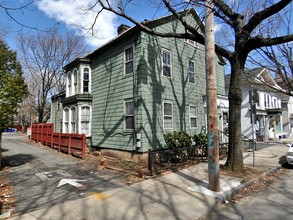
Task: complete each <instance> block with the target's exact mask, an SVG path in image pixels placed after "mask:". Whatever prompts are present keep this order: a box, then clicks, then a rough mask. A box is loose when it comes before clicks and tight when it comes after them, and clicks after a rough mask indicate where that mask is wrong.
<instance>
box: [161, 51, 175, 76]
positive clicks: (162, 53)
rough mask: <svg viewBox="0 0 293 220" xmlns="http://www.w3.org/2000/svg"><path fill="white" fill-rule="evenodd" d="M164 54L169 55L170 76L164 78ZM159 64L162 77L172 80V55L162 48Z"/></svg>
mask: <svg viewBox="0 0 293 220" xmlns="http://www.w3.org/2000/svg"><path fill="white" fill-rule="evenodd" d="M164 52H167V53H169V54H170V76H165V75H164ZM161 64H162V76H163V77H167V78H172V75H173V69H172V53H171V50H167V49H164V48H162V49H161Z"/></svg>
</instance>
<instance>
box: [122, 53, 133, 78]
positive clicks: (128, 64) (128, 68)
mask: <svg viewBox="0 0 293 220" xmlns="http://www.w3.org/2000/svg"><path fill="white" fill-rule="evenodd" d="M124 72H125V75H126V74H130V73H133V47H129V48H127V49H126V50H124Z"/></svg>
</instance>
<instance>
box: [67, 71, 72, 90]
mask: <svg viewBox="0 0 293 220" xmlns="http://www.w3.org/2000/svg"><path fill="white" fill-rule="evenodd" d="M71 83H72V81H71V72H69V73H68V95H69V96H71Z"/></svg>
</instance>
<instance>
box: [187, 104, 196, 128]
mask: <svg viewBox="0 0 293 220" xmlns="http://www.w3.org/2000/svg"><path fill="white" fill-rule="evenodd" d="M190 107H194V108H195V116H192V115H191V114H190ZM192 118H195V119H196V127H192V126H191V119H192ZM189 127H190V129H196V128H197V107H196V105H193V104H189Z"/></svg>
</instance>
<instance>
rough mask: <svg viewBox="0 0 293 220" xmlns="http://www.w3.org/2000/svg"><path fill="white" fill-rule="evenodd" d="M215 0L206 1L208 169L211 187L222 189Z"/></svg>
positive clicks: (211, 188)
mask: <svg viewBox="0 0 293 220" xmlns="http://www.w3.org/2000/svg"><path fill="white" fill-rule="evenodd" d="M213 10H214V1H213V0H207V1H206V12H205V57H206V58H205V62H206V87H207V88H206V90H207V111H208V112H207V116H208V170H209V189H210V190H212V191H215V192H219V191H220V176H219V131H218V112H217V84H216V64H215V34H214V12H213Z"/></svg>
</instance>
